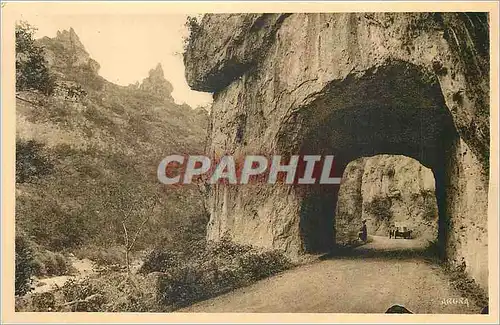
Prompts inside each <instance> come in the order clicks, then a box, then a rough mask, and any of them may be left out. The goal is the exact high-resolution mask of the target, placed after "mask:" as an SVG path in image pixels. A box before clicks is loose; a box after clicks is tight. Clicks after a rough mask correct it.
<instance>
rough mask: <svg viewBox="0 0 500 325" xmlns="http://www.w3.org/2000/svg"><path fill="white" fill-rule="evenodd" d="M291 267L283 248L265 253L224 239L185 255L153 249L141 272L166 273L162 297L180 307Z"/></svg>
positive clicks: (160, 287) (161, 284) (160, 284)
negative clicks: (282, 251) (280, 250)
mask: <svg viewBox="0 0 500 325" xmlns="http://www.w3.org/2000/svg"><path fill="white" fill-rule="evenodd" d="M182 261H184V263H182ZM185 261H188V262H185ZM291 266H292V263H291V262H290V261H289V260H288V259H287V258H286V257H285V256H284V255H283V254H282V253H281V252H279V251H265V252H261V251H258V250H256V249H254V248H252V247H251V246H246V245H238V244H234V243H232V242H231V241H229V240H228V239H223V240H221V241H220V242H215V243H213V242H210V243H208V245H207V246H206V248H205V250H203V251H201V252H196V253H194V254H193V255H192V256H183V257H182V258H180V257H179V255H177V254H176V252H174V251H168V252H163V253H162V252H161V251H160V250H156V251H153V252H152V253H150V254H149V255H148V257H147V258H146V261H145V263H144V265H143V268H142V269H141V272H143V273H147V272H162V273H161V274H164V275H165V276H162V277H160V278H159V281H158V288H157V290H158V291H157V295H158V297H159V298H158V300H159V301H161V303H162V304H164V305H166V306H172V307H173V308H174V309H176V308H180V307H183V306H187V305H190V304H192V303H194V302H196V301H199V300H203V299H207V298H210V297H213V296H216V295H218V294H221V293H224V292H227V291H229V290H232V289H235V288H238V287H241V286H245V285H248V284H250V283H252V282H255V281H257V280H260V279H263V278H265V277H268V276H271V275H274V274H277V273H279V272H281V271H284V270H286V269H288V268H290V267H291Z"/></svg>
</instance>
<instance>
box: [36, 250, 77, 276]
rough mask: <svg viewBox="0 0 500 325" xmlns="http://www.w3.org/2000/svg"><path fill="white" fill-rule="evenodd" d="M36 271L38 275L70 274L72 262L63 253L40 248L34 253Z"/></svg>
mask: <svg viewBox="0 0 500 325" xmlns="http://www.w3.org/2000/svg"><path fill="white" fill-rule="evenodd" d="M33 268H34V273H35V275H37V276H59V275H66V274H69V273H70V271H71V269H72V267H71V263H70V262H69V261H68V260H67V258H66V257H65V256H64V255H63V254H61V253H57V252H56V253H54V252H51V251H48V250H44V249H40V250H37V251H36V252H35V253H34V267H33Z"/></svg>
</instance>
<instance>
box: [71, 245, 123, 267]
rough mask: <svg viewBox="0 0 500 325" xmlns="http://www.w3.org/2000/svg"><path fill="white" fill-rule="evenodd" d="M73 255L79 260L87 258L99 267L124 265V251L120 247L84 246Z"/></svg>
mask: <svg viewBox="0 0 500 325" xmlns="http://www.w3.org/2000/svg"><path fill="white" fill-rule="evenodd" d="M74 254H75V256H76V257H78V258H79V259H84V258H88V259H89V260H91V261H93V262H95V263H96V264H97V265H100V266H106V265H124V264H125V249H124V248H122V247H116V246H113V247H108V248H102V247H98V246H86V247H83V248H79V249H77V250H76V251H75V252H74Z"/></svg>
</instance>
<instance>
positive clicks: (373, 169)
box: [335, 155, 438, 243]
mask: <svg viewBox="0 0 500 325" xmlns="http://www.w3.org/2000/svg"><path fill="white" fill-rule="evenodd" d="M362 220H366V224H367V228H368V232H369V234H371V235H379V236H387V234H388V228H389V227H390V225H392V224H395V223H406V224H408V226H409V227H410V228H411V229H412V230H413V236H414V237H419V238H422V239H425V240H435V239H436V238H437V228H438V210H437V203H436V196H435V185H434V175H433V174H432V171H431V170H430V169H428V168H426V167H424V166H422V165H421V164H420V163H419V162H418V161H416V160H414V159H411V158H408V157H404V156H389V155H379V156H375V157H369V158H360V159H358V160H355V161H353V162H351V163H350V164H349V165H348V166H347V168H346V170H345V172H344V182H343V184H342V185H341V187H340V192H339V198H338V203H337V211H336V217H335V221H336V240H337V242H338V243H349V242H351V241H353V240H355V239H356V238H357V234H358V230H359V229H360V228H361V221H362Z"/></svg>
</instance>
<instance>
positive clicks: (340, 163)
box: [280, 61, 458, 257]
mask: <svg viewBox="0 0 500 325" xmlns="http://www.w3.org/2000/svg"><path fill="white" fill-rule="evenodd" d="M292 114H293V116H292V118H290V121H293V122H294V123H293V124H292V123H290V124H287V125H285V130H284V131H285V134H286V133H288V134H297V125H300V126H301V127H302V128H303V129H301V130H300V131H301V132H299V134H300V136H298V137H297V141H296V142H295V143H292V144H290V142H289V141H288V142H285V141H283V143H281V144H280V146H281V148H280V149H281V150H282V151H283V152H294V151H295V152H297V151H299V152H300V153H301V154H312V155H314V154H315V155H334V156H335V168H336V169H335V172H336V174H337V175H343V174H344V172H345V170H346V167H347V165H348V163H350V162H352V161H356V160H357V159H358V158H361V157H372V156H376V155H381V154H386V155H403V156H406V157H409V158H413V159H415V160H416V161H418V162H419V163H420V164H421V165H423V166H425V167H426V168H429V169H430V170H431V171H432V173H433V174H434V178H435V187H434V188H435V197H436V200H437V206H438V215H439V221H438V243H439V246H440V247H441V249H442V252H443V253H442V254H444V247H445V244H446V240H447V233H446V232H447V224H448V217H447V215H446V191H445V189H446V187H447V186H448V185H447V183H446V182H447V181H446V180H447V176H446V170H447V167H448V164H449V161H450V155H451V152H452V148H453V146H454V144H455V143H456V141H457V139H458V134H457V131H456V129H455V126H454V123H453V120H452V117H451V114H450V112H449V110H448V108H447V107H446V105H445V101H444V98H443V95H442V92H441V89H440V86H439V83H438V82H437V80H436V78H435V76H434V75H433V74H432V73H429V72H427V71H424V70H423V69H422V68H421V67H417V66H415V65H413V64H410V63H407V62H401V61H390V62H386V63H385V64H384V65H382V66H378V67H376V68H373V69H370V70H367V71H365V72H364V73H363V74H362V75H359V74H358V75H354V74H353V75H349V76H348V77H347V78H345V79H344V80H342V81H336V82H333V83H331V84H330V85H328V86H327V87H325V89H324V90H323V91H322V92H321V93H319V94H317V95H316V96H315V98H314V99H313V100H311V102H310V104H308V105H307V106H306V107H301V108H300V109H299V110H297V111H296V112H295V113H292ZM290 138H292V137H288V139H290ZM349 177H350V176H349ZM344 181H345V180H344ZM338 193H339V186H338V185H323V186H318V185H311V186H309V187H306V188H303V189H301V195H302V196H303V203H302V207H301V213H300V232H301V238H302V242H303V249H304V251H305V252H322V251H324V252H326V251H329V250H331V249H332V247H333V245H334V243H335V242H336V236H337V229H336V226H335V225H336V223H335V213H336V210H337V200H338ZM356 195H357V194H356V193H354V192H353V193H349V194H348V196H350V200H356V199H359V198H356ZM358 195H359V194H358ZM443 257H444V256H443Z"/></svg>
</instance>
